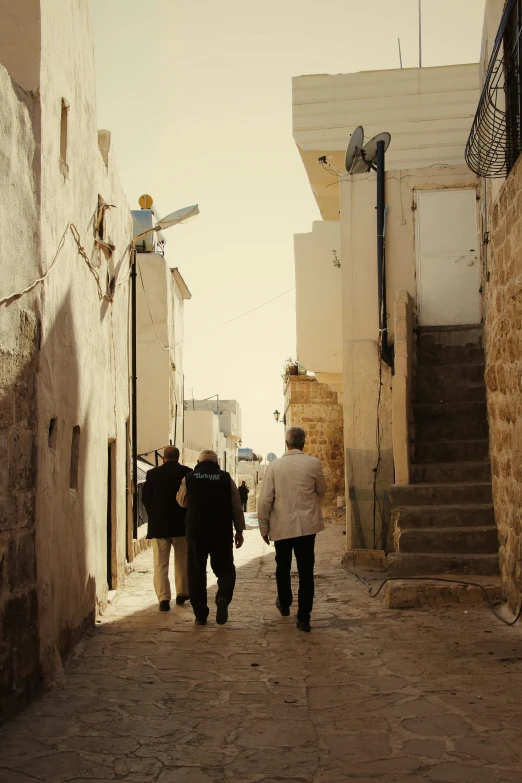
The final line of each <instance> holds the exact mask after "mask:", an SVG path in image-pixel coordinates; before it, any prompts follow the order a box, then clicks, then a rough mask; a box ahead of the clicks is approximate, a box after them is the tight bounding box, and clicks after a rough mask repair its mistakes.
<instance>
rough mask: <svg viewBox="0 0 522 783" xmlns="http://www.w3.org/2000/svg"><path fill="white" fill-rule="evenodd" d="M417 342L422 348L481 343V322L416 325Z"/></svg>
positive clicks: (482, 334)
mask: <svg viewBox="0 0 522 783" xmlns="http://www.w3.org/2000/svg"><path fill="white" fill-rule="evenodd" d="M415 335H416V340H417V344H418V345H419V346H421V347H423V348H425V347H428V346H430V345H445V346H450V345H482V344H483V336H484V329H483V327H482V325H481V324H471V325H459V326H417V327H415Z"/></svg>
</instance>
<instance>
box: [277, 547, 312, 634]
mask: <svg viewBox="0 0 522 783" xmlns="http://www.w3.org/2000/svg"><path fill="white" fill-rule="evenodd" d="M274 546H275V551H276V555H275V559H276V581H277V595H278V597H279V603H280V604H281V606H282V607H285V608H287V607H289V606H291V604H292V601H293V595H292V583H291V581H290V569H291V567H292V552H293V553H294V554H295V560H296V563H297V572H298V574H299V593H298V597H297V603H298V608H297V619H298V620H300V621H301V622H310V614H311V612H312V607H313V605H314V564H315V552H314V549H315V533H314V535H312V536H299V537H298V538H283V539H282V540H281V541H274Z"/></svg>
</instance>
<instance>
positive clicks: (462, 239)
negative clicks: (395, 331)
mask: <svg viewBox="0 0 522 783" xmlns="http://www.w3.org/2000/svg"><path fill="white" fill-rule="evenodd" d="M416 200H417V212H416V226H415V244H416V259H417V311H418V319H419V321H418V322H419V325H420V326H457V325H464V324H470V325H471V324H479V323H480V322H481V320H482V301H481V293H480V285H481V271H480V263H479V252H478V248H479V237H478V221H477V193H476V190H475V189H474V188H473V189H472V188H467V189H462V190H460V189H459V190H451V189H447V190H434V191H417V193H416Z"/></svg>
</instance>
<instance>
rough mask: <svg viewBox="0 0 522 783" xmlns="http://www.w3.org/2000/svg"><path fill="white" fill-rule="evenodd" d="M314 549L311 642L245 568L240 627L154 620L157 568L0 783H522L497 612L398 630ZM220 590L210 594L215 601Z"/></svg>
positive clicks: (514, 686)
mask: <svg viewBox="0 0 522 783" xmlns="http://www.w3.org/2000/svg"><path fill="white" fill-rule="evenodd" d="M343 543H344V539H343V536H342V531H341V530H340V529H339V528H338V527H330V528H329V529H328V530H327V531H326V532H325V533H324V534H321V536H319V537H318V565H317V582H316V587H317V602H316V607H315V611H314V616H313V632H312V633H311V634H308V635H307V634H302V633H299V632H298V631H297V630H296V628H295V623H294V618H293V617H291V618H288V619H282V618H281V617H280V616H279V615H278V613H277V611H276V609H275V607H274V601H275V582H274V578H273V568H274V562H273V550H269V549H268V547H266V546H265V545H264V544H263V543H262V541H261V539H260V536H259V533H258V531H256V530H252V531H247V533H246V543H245V547H244V548H243V549H242V550H240V551H239V552H238V558H237V565H238V588H237V593H236V598H235V600H234V603H233V605H232V607H231V615H230V622H229V624H228V625H227V626H224V627H219V626H216V625H215V623H213V622H212V623H210V624H209V625H208V626H206V627H204V628H199V627H195V626H194V624H193V617H192V613H191V610H190V607H184V608H176V609H173V610H172V611H171V612H170V613H168V614H160V613H159V612H158V611H157V605H156V599H155V596H154V593H153V590H152V577H151V567H152V562H151V555H150V553H149V552H147V553H145V554H144V555H142V556H140V557H139V558H138V560H137V561H136V563H137V571H136V572H135V573H134V574H132V575H131V577H130V578H129V580H128V584H127V587H126V589H125V590H124V591H123V592H122V594H121V595H120V597H119V599H118V601H117V603H116V604H115V605H114V606H113V607H111V610H110V612H109V613H108V614H107V615H106V616H105V617H104V618H103V620H102V623H101V625H99V626H97V627H96V628H95V629H94V630H93V631H92V633H91V634H90V635H89V637H88V638H87V639H86V640H85V642H84V643H82V645H81V646H80V648H79V650H78V652H77V654H76V655H75V657H74V659H73V660H72V661H71V662H70V664H69V665H68V666H67V670H66V675H65V678H64V680H63V682H62V683H60V684H59V685H58V686H57V687H56V688H54V690H53V691H51V692H50V693H48V694H47V695H46V696H45V697H44V698H43V699H41V700H40V701H39V702H37V703H36V704H34V705H33V706H32V707H31V708H30V709H29V710H27V711H26V712H25V713H24V714H23V715H21V716H20V717H19V718H18V719H17V720H16V721H15V722H13V723H12V724H10V725H8V726H7V727H5V728H4V729H3V730H2V733H1V750H0V781H1V782H2V783H34V781H35V780H38V781H43V783H65V782H66V781H68V782H71V781H75V783H78V782H79V781H84V780H89V781H90V783H109V781H116V780H120V781H127V782H128V783H130V782H131V781H135V782H136V783H178V782H179V783H181V782H182V781H184V782H185V783H218V781H219V783H222V781H231V782H232V783H261V782H262V783H275V782H276V781H277V783H304V782H305V781H310V783H340V782H341V781H351V783H363V782H364V783H403V782H404V783H430V782H432V783H445V782H446V783H452V782H453V781H454V782H455V783H520V780H521V779H522V756H521V754H522V743H521V742H520V736H521V732H522V710H521V707H520V705H521V703H522V680H521V677H520V674H521V673H522V661H521V658H522V636H521V633H520V630H519V629H518V628H513V629H510V628H507V627H505V626H502V625H500V624H499V623H498V622H497V621H495V620H494V618H492V616H491V615H490V614H489V612H487V610H485V609H481V608H476V609H470V610H468V611H467V612H466V613H463V612H462V610H441V611H439V612H436V613H435V612H418V611H410V612H397V611H390V610H385V609H383V608H382V604H380V603H378V602H372V601H371V599H370V598H368V596H367V595H366V593H365V591H364V588H363V587H362V586H361V585H360V584H359V583H357V582H356V580H355V579H354V578H353V577H352V576H350V575H347V574H346V573H345V572H344V571H342V570H341V568H340V557H341V553H342V548H343ZM214 589H215V588H214V587H212V588H211V593H212V592H213V591H214Z"/></svg>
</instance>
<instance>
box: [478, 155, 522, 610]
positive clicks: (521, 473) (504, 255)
mask: <svg viewBox="0 0 522 783" xmlns="http://www.w3.org/2000/svg"><path fill="white" fill-rule="evenodd" d="M490 218H491V220H490V226H489V228H490V244H489V248H488V255H489V258H488V271H487V277H486V281H485V351H486V384H487V396H488V416H489V431H490V456H491V467H492V473H493V501H494V504H495V517H496V520H497V526H498V533H499V542H500V566H501V572H502V582H503V590H504V593H505V596H506V598H507V599H508V601H509V604H510V606H511V608H512V609H514V610H515V609H518V607H519V605H520V601H521V599H522V159H519V161H518V163H517V165H516V166H515V168H514V169H513V170H512V172H511V173H510V175H509V177H508V178H507V180H506V182H505V183H504V185H503V187H502V189H501V191H500V194H499V197H498V199H497V200H496V202H495V203H494V205H493V208H492V209H491V214H490Z"/></svg>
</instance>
